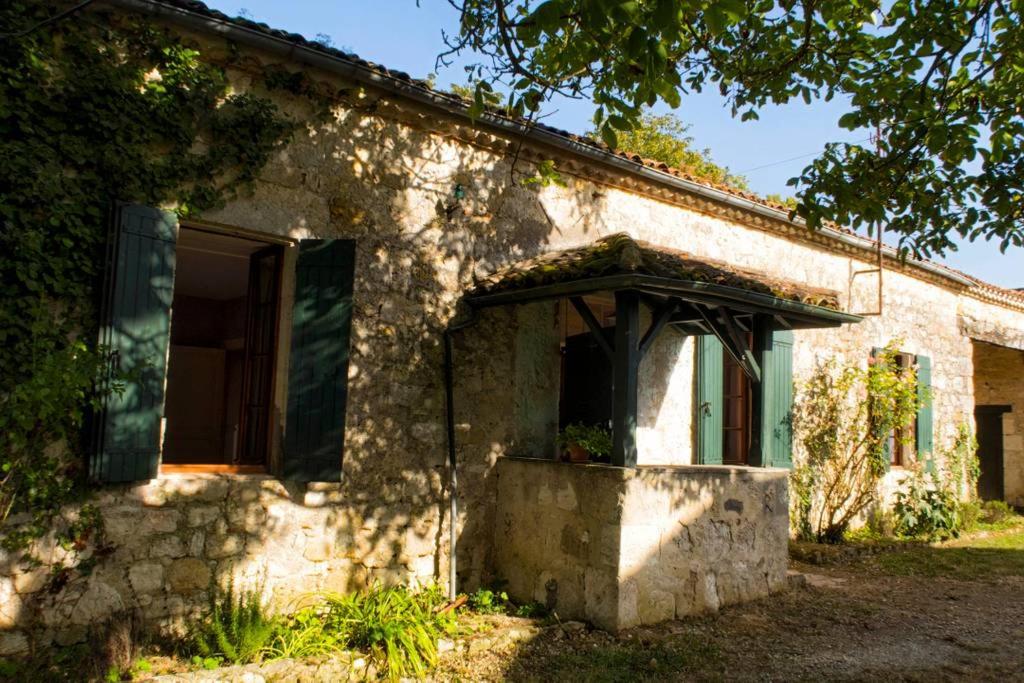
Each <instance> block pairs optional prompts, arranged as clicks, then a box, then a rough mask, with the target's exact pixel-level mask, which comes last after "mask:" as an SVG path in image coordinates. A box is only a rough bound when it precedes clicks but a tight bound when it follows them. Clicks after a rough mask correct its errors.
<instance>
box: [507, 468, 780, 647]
mask: <svg viewBox="0 0 1024 683" xmlns="http://www.w3.org/2000/svg"><path fill="white" fill-rule="evenodd" d="M497 477H498V484H497V491H498V498H497V517H496V523H495V527H494V533H495V537H494V547H495V553H494V558H495V570H496V573H497V574H498V575H499V576H500V577H501V578H503V579H505V580H506V581H508V590H509V592H510V594H511V595H513V596H514V597H515V598H517V599H519V600H524V601H537V602H540V603H542V604H544V605H546V606H547V607H549V608H551V609H553V610H555V611H556V612H557V613H558V615H559V616H560V617H562V618H563V619H565V618H577V619H586V620H588V621H591V622H593V623H594V624H596V625H598V626H600V627H602V628H606V629H610V630H618V629H623V628H629V627H631V626H636V625H639V624H653V623H657V622H660V621H665V620H668V619H675V618H678V617H682V616H685V615H689V614H696V613H700V612H705V611H715V610H718V609H719V608H720V607H723V606H725V605H729V604H733V603H737V602H742V601H745V600H750V599H754V598H758V597H763V596H765V595H768V594H769V593H771V592H772V591H775V590H778V589H779V588H781V586H782V585H783V582H784V580H785V574H786V562H787V541H788V537H789V516H788V509H787V507H788V502H787V474H786V472H785V471H782V470H769V469H764V470H750V469H744V468H729V467H693V466H691V467H671V466H650V467H639V468H637V469H626V468H615V467H609V466H604V465H570V464H566V463H556V462H551V461H542V460H529V459H517V458H501V459H499V461H498V475H497Z"/></svg>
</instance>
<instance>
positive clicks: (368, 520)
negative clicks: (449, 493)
mask: <svg viewBox="0 0 1024 683" xmlns="http://www.w3.org/2000/svg"><path fill="white" fill-rule="evenodd" d="M399 495H400V491H397V490H396V491H390V492H389V491H383V492H377V493H376V494H375V495H374V498H376V502H375V503H368V501H367V500H366V499H364V500H361V501H360V500H352V499H351V498H350V497H349V495H348V494H347V493H343V492H342V488H341V485H340V484H309V485H302V486H299V485H295V484H293V485H285V484H283V483H282V482H280V481H278V480H276V479H273V478H271V477H266V476H253V475H246V476H230V477H228V476H218V475H188V476H185V475H171V476H165V477H162V478H161V479H158V480H155V481H153V482H152V483H149V484H143V485H138V486H119V487H113V488H110V489H109V490H106V491H104V492H103V493H102V494H101V495H100V496H98V497H97V498H96V500H95V501H94V503H95V504H96V505H97V506H98V507H99V509H100V511H101V512H102V514H103V520H104V525H105V539H104V543H103V544H102V545H101V546H100V547H99V548H91V549H89V550H88V551H87V552H86V553H85V555H84V556H83V558H82V559H84V560H86V561H90V560H94V561H95V566H94V568H93V569H92V571H91V573H90V574H88V575H79V574H78V573H77V572H73V573H72V574H70V577H71V581H70V582H68V583H67V585H65V586H63V587H60V585H59V584H54V583H53V581H51V578H50V576H49V575H48V568H47V567H42V568H39V569H34V570H33V569H30V568H28V567H25V566H23V565H20V564H19V563H18V562H16V561H15V559H14V558H12V557H4V558H3V560H2V562H0V629H3V630H4V632H3V633H0V654H6V653H10V652H11V651H17V650H20V649H23V648H24V647H25V646H26V645H27V642H28V638H27V636H30V635H31V636H34V637H35V640H36V642H37V644H42V645H45V644H47V643H49V642H52V641H54V640H56V641H57V642H62V643H65V642H76V641H79V640H82V639H83V638H84V637H85V634H86V629H87V627H88V626H90V625H91V624H96V623H100V622H103V621H105V620H106V619H109V618H112V617H118V618H120V613H122V612H125V611H129V612H137V613H138V614H139V615H140V616H141V617H142V618H143V620H144V621H145V622H146V623H147V625H148V626H150V627H153V628H155V629H157V630H173V629H176V628H179V627H180V626H181V624H182V622H183V620H184V619H187V618H188V617H189V616H192V615H194V614H195V613H196V612H197V610H200V609H201V608H203V607H205V606H206V605H207V604H208V599H209V594H210V590H211V588H212V587H213V586H214V585H215V584H220V585H222V586H223V585H225V584H226V583H227V581H229V580H234V582H235V584H236V586H246V587H250V588H252V587H261V588H262V589H263V591H264V594H265V596H266V597H267V599H268V601H269V602H270V603H272V604H273V605H275V606H276V607H277V608H280V609H284V610H287V609H288V608H289V607H294V605H295V604H296V602H297V601H299V600H301V599H302V598H303V596H308V595H309V594H311V593H313V592H315V591H337V592H346V591H352V590H357V589H359V588H364V587H366V586H368V585H370V584H372V583H374V582H380V583H384V584H395V583H406V584H413V585H416V584H429V583H432V582H433V581H434V577H435V576H436V575H437V570H438V564H439V562H440V560H441V558H440V557H439V554H438V553H439V550H438V544H437V539H436V538H435V536H434V533H436V531H435V529H436V528H437V524H436V522H435V523H434V524H433V525H424V524H417V523H415V520H411V519H408V518H405V517H401V516H397V515H396V514H395V512H394V510H397V509H398V502H397V500H395V499H396V498H397V497H398V496H399ZM437 514H438V511H437V510H434V515H435V516H436V515H437ZM37 551H38V555H39V556H40V557H42V558H44V559H47V560H52V561H54V562H56V563H58V564H60V563H61V562H62V560H63V558H64V557H66V556H67V552H66V551H65V550H63V549H61V548H60V546H58V545H56V544H54V543H52V541H51V542H44V543H40V544H39V546H38V548H37ZM55 589H56V590H55Z"/></svg>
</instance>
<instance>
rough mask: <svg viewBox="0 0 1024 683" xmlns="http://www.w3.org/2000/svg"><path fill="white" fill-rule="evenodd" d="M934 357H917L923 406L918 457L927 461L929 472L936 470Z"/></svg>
mask: <svg viewBox="0 0 1024 683" xmlns="http://www.w3.org/2000/svg"><path fill="white" fill-rule="evenodd" d="M931 388H932V359H931V358H929V357H928V356H918V357H917V397H918V400H919V401H920V402H921V407H920V408H918V410H917V434H916V436H917V457H918V460H919V461H923V462H924V463H925V469H926V471H928V472H934V470H935V461H934V460H933V458H932V452H933V450H934V443H933V442H934V436H933V430H932V396H931Z"/></svg>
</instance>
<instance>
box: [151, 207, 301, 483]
mask: <svg viewBox="0 0 1024 683" xmlns="http://www.w3.org/2000/svg"><path fill="white" fill-rule="evenodd" d="M178 230H179V232H180V231H181V230H195V231H199V232H207V233H211V234H214V235H220V236H222V237H234V238H236V239H243V240H249V241H253V242H262V243H263V244H265V245H266V246H267V247H278V248H279V249H280V250H281V251H280V254H279V256H278V263H277V273H276V277H277V282H276V285H275V286H276V288H277V298H278V301H277V315H276V321H275V323H274V353H273V356H274V368H273V371H272V372H271V382H270V393H269V401H268V410H269V411H270V412H271V414H273V412H274V410H273V409H274V406H275V405H276V401H275V398H276V395H277V389H278V387H277V370H278V368H279V367H280V363H281V360H282V356H281V354H282V349H281V320H282V315H283V310H284V304H285V297H284V294H285V291H284V284H285V282H284V271H285V263H286V260H287V258H286V255H287V250H288V249H289V248H292V247H294V246H295V244H296V241H295V240H293V239H290V238H286V237H280V236H277V235H268V234H266V233H261V232H258V231H253V230H246V229H243V228H236V227H233V226H227V225H220V224H217V223H207V222H192V221H189V222H183V223H181V224H179V226H178ZM171 325H172V326H173V325H174V319H173V312H172V314H171ZM246 327H247V328H248V320H247V321H246ZM162 431H163V430H161V436H160V466H159V468H158V470H157V474H158V476H160V475H174V474H230V475H254V474H256V475H258V474H264V475H266V474H270V469H271V468H270V463H271V460H272V458H273V433H274V430H273V425H271V428H270V429H268V430H267V437H266V438H267V444H266V454H265V462H264V463H262V464H259V465H255V464H252V465H241V464H213V463H166V464H165V463H164V462H163V433H162Z"/></svg>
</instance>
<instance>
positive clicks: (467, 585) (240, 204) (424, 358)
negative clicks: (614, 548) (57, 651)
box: [0, 78, 602, 654]
mask: <svg viewBox="0 0 1024 683" xmlns="http://www.w3.org/2000/svg"><path fill="white" fill-rule="evenodd" d="M241 80H244V78H242V79H241ZM340 85H341V86H342V87H341V88H340V89H339V84H337V83H334V84H330V85H329V86H326V87H327V88H328V89H332V92H334V93H336V94H337V95H338V97H340V98H342V105H341V106H340V107H339V108H338V109H337V111H336V115H335V116H334V117H333V118H332V119H331V120H330V121H328V122H326V123H318V124H316V125H312V124H311V125H310V126H309V127H308V128H307V129H305V130H304V131H300V132H299V133H298V134H296V136H295V138H294V140H293V141H292V142H291V143H290V144H289V146H288V147H287V148H286V149H284V150H283V151H281V152H280V153H279V154H278V155H277V157H276V158H275V159H274V160H273V161H272V162H271V164H270V165H269V166H268V167H267V168H266V169H265V171H264V172H263V173H262V174H261V177H260V180H259V181H258V182H257V183H256V187H255V193H254V194H253V195H252V196H244V197H242V198H239V199H237V200H234V201H232V202H231V203H229V204H228V205H227V206H226V207H225V208H223V209H220V210H218V211H215V212H210V214H208V215H206V216H204V217H203V218H204V220H210V221H213V222H217V223H221V224H227V225H232V226H236V227H240V228H246V229H251V230H264V231H267V232H274V233H278V234H291V235H293V236H297V237H335V238H346V239H354V240H356V244H357V258H356V263H357V266H356V268H357V271H356V283H355V294H354V313H353V334H352V343H351V354H350V355H351V360H350V368H349V382H348V406H347V426H346V439H345V444H344V457H343V474H342V481H341V482H340V483H333V484H312V485H309V486H308V487H305V486H303V487H298V486H295V485H292V484H289V483H287V482H281V481H278V480H276V479H274V478H273V477H255V476H237V477H229V476H209V477H174V476H171V477H163V478H161V479H159V480H156V481H154V482H151V483H148V484H144V485H137V486H118V487H104V488H103V489H101V490H100V491H99V492H98V494H97V499H98V500H97V503H98V505H99V507H100V508H101V510H102V511H103V513H104V517H105V520H106V535H105V540H104V541H103V542H101V543H99V544H94V545H93V546H90V547H88V548H82V549H81V551H82V552H81V554H80V559H84V560H85V562H84V564H81V565H80V566H79V569H78V570H74V571H71V572H60V571H58V572H57V573H58V574H59V575H60V576H59V577H58V578H57V579H56V580H54V577H53V576H51V575H50V574H48V573H47V570H46V569H45V568H44V569H38V568H37V569H33V568H31V567H27V566H23V565H20V564H19V563H18V562H17V561H16V558H13V557H4V558H2V562H0V598H2V599H0V628H2V629H5V632H4V635H3V638H4V640H2V642H0V654H5V653H12V652H17V651H23V650H24V649H25V647H27V642H28V641H27V640H26V639H25V636H27V635H33V636H34V639H35V641H36V642H37V643H39V644H47V643H49V642H53V641H57V642H61V643H71V642H78V641H81V640H83V639H84V638H85V637H86V635H87V630H88V628H89V626H90V625H92V624H96V623H100V622H102V621H104V620H107V619H110V618H111V617H113V616H115V615H117V614H119V613H122V612H124V611H125V610H128V611H136V610H137V611H138V612H139V613H140V614H141V618H142V619H143V620H144V621H145V622H147V623H149V624H157V625H160V626H162V627H164V628H171V629H180V627H181V623H182V620H183V619H187V618H188V617H190V616H191V615H194V614H196V613H197V611H198V610H200V609H201V608H202V607H203V606H204V605H205V604H206V603H207V600H208V597H209V594H210V590H211V588H212V586H213V585H215V583H220V584H224V583H226V581H227V580H228V577H234V578H235V579H236V584H246V585H256V584H260V585H263V586H265V588H266V590H267V592H268V594H270V595H272V596H273V597H274V599H275V601H276V602H278V603H279V604H293V603H294V601H295V600H297V599H300V598H301V597H302V596H303V595H308V594H309V593H310V592H312V591H316V590H337V591H350V590H354V589H358V588H360V587H364V586H367V585H369V584H372V583H374V582H382V583H398V582H414V583H415V582H418V583H427V582H433V581H439V580H442V579H443V577H445V576H446V574H447V560H446V553H447V536H448V534H447V524H448V520H447V519H446V517H447V500H446V495H445V494H446V483H445V482H446V470H445V467H446V466H445V460H446V455H445V454H446V445H445V430H444V424H445V415H444V401H443V396H444V394H443V374H442V371H443V364H442V333H443V330H444V329H445V327H446V325H447V324H448V322H449V321H450V320H451V319H452V317H453V316H454V315H455V312H456V308H457V304H458V300H459V297H460V296H461V295H462V293H463V291H464V290H465V289H466V288H467V287H469V286H471V284H472V281H473V276H474V275H475V274H480V273H487V272H490V271H492V270H493V269H495V268H498V267H500V266H502V265H504V264H507V263H510V262H513V261H516V260H519V259H521V258H526V257H530V256H533V255H536V254H539V253H542V252H544V251H545V250H546V249H547V248H548V246H549V244H550V243H551V240H552V239H553V238H554V237H555V236H556V235H558V234H560V228H559V226H558V225H557V224H556V221H555V220H553V219H552V218H551V216H550V215H549V214H550V211H549V204H551V202H557V204H558V207H557V210H558V213H559V215H560V216H562V217H563V220H564V219H565V217H566V216H569V217H571V225H568V226H567V227H569V228H571V229H572V231H573V233H574V234H579V235H582V236H585V237H586V236H593V237H594V238H596V236H597V233H598V232H599V231H601V229H602V226H601V224H600V218H599V215H598V212H597V211H596V210H595V207H594V204H595V203H598V202H600V199H595V198H594V197H591V196H590V195H589V194H587V195H583V194H580V193H579V192H576V191H565V190H551V191H549V190H546V189H543V188H540V187H538V186H537V185H531V186H526V185H524V184H523V183H522V180H523V178H525V177H527V176H528V175H529V174H531V173H532V168H531V167H530V166H529V164H527V163H525V162H522V161H520V162H519V163H518V166H517V168H516V169H513V168H512V162H511V159H510V157H509V156H507V155H501V154H495V153H494V152H492V151H488V150H485V149H483V148H481V147H476V146H472V145H469V144H467V143H465V142H457V141H455V139H454V138H453V137H452V136H453V135H454V134H455V133H456V132H458V133H459V134H464V133H467V132H468V134H471V135H476V134H477V132H473V131H472V130H469V129H468V128H466V129H465V130H461V129H460V131H454V129H455V124H453V123H452V122H450V121H441V120H437V119H435V118H431V117H429V116H425V115H424V114H422V113H416V112H409V111H399V110H398V109H397V108H396V107H395V106H394V105H393V104H389V103H387V102H384V101H382V100H378V99H377V98H376V97H375V96H374V95H372V94H368V93H365V92H362V91H359V90H357V89H351V88H349V87H346V86H345V85H344V84H340ZM278 95H279V93H278ZM285 109H286V110H288V111H289V112H290V113H291V114H292V115H293V116H296V117H298V118H306V119H308V120H310V121H313V120H315V116H314V113H313V112H314V108H313V107H312V106H311V105H306V104H302V103H301V101H299V100H297V99H294V98H293V99H292V100H291V101H290V102H289V103H287V105H286V107H285ZM430 130H433V131H434V132H433V133H431V132H427V131H430ZM453 131H454V132H453ZM491 142H493V140H492V141H491ZM568 181H569V183H570V185H574V184H575V181H574V180H573V179H571V178H570V179H568ZM584 187H585V186H584V185H583V184H580V185H579V188H584ZM457 188H459V189H458V191H457ZM577 189H578V188H577ZM482 319H483V320H482V322H481V323H480V324H478V325H477V326H476V327H474V328H472V329H470V330H467V331H466V332H464V333H463V334H461V335H460V336H459V342H458V349H457V354H458V359H457V364H458V367H459V368H461V369H462V371H460V376H459V378H458V383H459V387H460V389H459V391H458V393H457V397H456V411H457V420H458V421H459V423H460V425H461V427H460V445H459V450H458V458H459V467H460V469H461V471H460V479H461V488H460V500H459V507H460V518H459V520H458V526H459V578H460V588H462V589H472V588H474V587H476V586H477V585H479V584H480V582H481V581H484V580H486V579H487V578H488V576H487V572H488V567H489V555H490V552H491V543H492V538H493V534H492V515H493V500H494V495H495V487H494V478H493V465H494V462H495V458H496V457H497V456H499V455H501V454H502V453H503V452H504V449H505V447H506V445H507V443H508V439H509V437H510V434H512V433H513V431H514V425H513V424H512V415H511V413H510V412H509V411H508V410H506V409H505V408H506V403H507V401H506V394H507V390H508V387H507V386H506V385H505V383H504V380H503V379H502V378H503V377H507V375H504V370H503V368H505V367H507V364H508V363H510V362H512V361H511V358H512V353H513V351H514V346H513V344H512V341H513V340H514V334H515V325H514V316H513V315H512V314H511V313H510V311H508V310H505V311H495V312H493V313H488V314H486V315H485V316H482ZM278 432H280V430H278ZM463 436H465V437H466V438H462V437H463ZM338 448H339V457H342V456H341V450H342V449H341V444H340V443H339V444H338ZM69 514H71V515H73V514H74V511H73V510H72V511H69ZM37 551H38V553H37V554H38V555H39V556H40V557H41V558H42V559H44V561H46V562H48V563H51V564H52V565H53V566H55V567H58V568H59V567H60V566H62V564H63V563H64V562H65V561H66V560H68V558H69V554H68V552H67V551H66V550H64V549H62V548H60V547H59V546H58V545H57V544H55V543H54V540H53V539H52V538H49V539H47V540H45V541H43V542H41V543H40V544H39V546H38V548H37Z"/></svg>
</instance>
